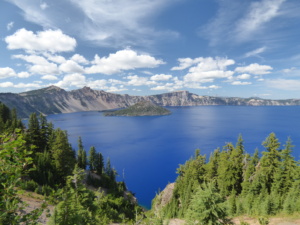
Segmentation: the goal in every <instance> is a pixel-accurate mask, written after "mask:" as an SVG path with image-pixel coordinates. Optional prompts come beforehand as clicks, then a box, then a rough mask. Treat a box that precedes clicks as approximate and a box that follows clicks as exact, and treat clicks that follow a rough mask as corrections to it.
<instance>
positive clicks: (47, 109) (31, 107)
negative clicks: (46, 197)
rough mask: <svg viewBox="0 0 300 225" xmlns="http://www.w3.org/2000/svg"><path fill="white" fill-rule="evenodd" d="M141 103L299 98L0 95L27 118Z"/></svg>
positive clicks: (256, 102) (262, 102) (264, 102)
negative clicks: (32, 115) (35, 115)
mask: <svg viewBox="0 0 300 225" xmlns="http://www.w3.org/2000/svg"><path fill="white" fill-rule="evenodd" d="M140 101H150V102H153V103H154V104H156V105H159V106H201V105H240V106H273V105H276V106H277V105H278V106H291V105H300V99H286V100H270V99H261V98H254V97H252V98H239V97H213V96H201V95H197V94H193V93H190V92H188V91H185V90H183V91H174V92H169V93H163V94H156V95H148V96H134V95H128V94H115V93H110V92H106V91H103V90H94V89H91V88H90V87H83V88H81V89H76V90H71V91H66V90H64V89H62V88H59V87H56V86H53V85H52V86H49V87H46V88H42V89H37V90H33V91H28V92H22V93H19V94H15V93H0V102H3V103H4V104H6V105H7V106H8V107H10V108H16V109H17V111H18V112H19V116H20V117H22V118H26V117H28V116H29V115H30V114H31V113H33V112H35V113H43V114H45V115H48V114H57V113H71V112H79V111H102V110H111V109H117V108H126V107H128V106H131V105H133V104H136V103H137V102H140Z"/></svg>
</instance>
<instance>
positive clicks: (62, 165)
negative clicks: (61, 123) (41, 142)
mask: <svg viewBox="0 0 300 225" xmlns="http://www.w3.org/2000/svg"><path fill="white" fill-rule="evenodd" d="M54 136H55V139H54V142H53V144H52V146H51V154H52V157H53V164H54V168H55V170H56V171H57V172H56V175H57V179H58V181H59V182H61V183H64V182H65V181H66V177H67V176H69V175H70V174H71V173H72V171H73V169H74V165H75V156H74V152H73V150H72V148H71V145H70V143H69V142H68V136H67V133H66V132H65V131H62V130H61V129H59V128H58V129H56V130H55V131H54Z"/></svg>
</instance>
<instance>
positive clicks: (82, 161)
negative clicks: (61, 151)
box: [77, 137, 87, 170]
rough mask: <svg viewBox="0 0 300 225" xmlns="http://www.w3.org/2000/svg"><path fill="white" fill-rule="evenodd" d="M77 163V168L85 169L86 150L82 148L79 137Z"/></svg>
mask: <svg viewBox="0 0 300 225" xmlns="http://www.w3.org/2000/svg"><path fill="white" fill-rule="evenodd" d="M77 164H78V166H79V168H81V169H84V170H85V169H86V165H87V157H86V151H85V149H84V148H83V144H82V140H81V137H79V138H78V153H77Z"/></svg>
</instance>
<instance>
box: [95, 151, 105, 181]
mask: <svg viewBox="0 0 300 225" xmlns="http://www.w3.org/2000/svg"><path fill="white" fill-rule="evenodd" d="M95 170H96V173H97V174H98V175H100V176H101V175H102V173H103V170H104V159H103V155H102V154H101V153H100V152H98V153H96V160H95Z"/></svg>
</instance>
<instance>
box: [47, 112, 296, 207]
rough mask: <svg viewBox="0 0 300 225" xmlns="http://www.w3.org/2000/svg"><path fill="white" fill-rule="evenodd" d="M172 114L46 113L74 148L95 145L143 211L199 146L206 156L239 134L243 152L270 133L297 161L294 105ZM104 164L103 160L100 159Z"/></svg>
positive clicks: (250, 149) (234, 140)
mask: <svg viewBox="0 0 300 225" xmlns="http://www.w3.org/2000/svg"><path fill="white" fill-rule="evenodd" d="M168 109H169V110H171V111H172V115H169V116H150V117H105V116H103V115H102V113H101V112H78V113H69V114H57V115H49V116H48V117H47V119H48V121H51V122H53V124H54V126H55V127H56V128H58V127H60V128H61V129H64V130H67V131H68V134H69V140H70V142H71V144H72V146H73V148H74V149H76V150H77V140H78V137H79V136H81V137H82V140H83V144H84V147H85V149H86V151H87V152H88V150H89V148H90V146H95V147H96V150H97V151H100V152H101V153H102V154H103V156H104V158H105V159H107V158H108V157H109V158H110V160H111V163H112V165H113V166H114V168H115V169H116V170H117V171H118V174H119V176H118V180H123V179H124V180H125V182H126V184H127V187H128V189H129V190H131V191H132V192H133V193H135V195H136V197H137V198H138V201H139V203H140V205H143V206H145V207H147V208H150V206H151V200H152V199H153V198H154V197H155V194H156V193H157V192H158V191H159V190H163V189H164V187H165V186H166V185H167V184H168V183H169V182H174V181H175V179H176V177H177V174H176V169H177V168H178V165H179V164H183V163H184V162H185V161H186V160H188V159H189V158H190V157H191V156H193V155H194V152H195V149H197V148H199V149H200V150H201V153H202V154H206V155H207V156H208V157H209V155H210V153H211V152H212V151H213V150H214V149H216V148H217V147H221V148H222V147H223V146H224V145H225V144H226V143H227V142H233V143H234V144H235V143H236V140H237V138H238V136H239V134H242V136H243V139H244V141H245V142H244V145H245V149H246V151H247V152H248V153H251V154H252V153H253V152H254V150H255V148H258V149H259V150H260V151H262V150H264V148H263V147H262V145H261V143H262V141H263V140H265V138H266V137H267V136H268V135H269V134H270V133H271V132H275V133H276V136H277V138H279V141H280V142H281V143H282V144H284V143H285V142H286V140H287V138H288V137H291V138H292V140H293V144H294V145H296V147H295V150H294V156H295V157H296V159H298V158H299V151H298V150H297V149H298V148H297V146H298V147H299V148H300V106H259V107H251V106H197V107H169V108H168ZM105 161H106V160H105Z"/></svg>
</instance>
